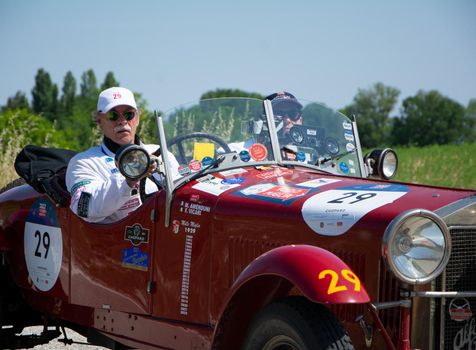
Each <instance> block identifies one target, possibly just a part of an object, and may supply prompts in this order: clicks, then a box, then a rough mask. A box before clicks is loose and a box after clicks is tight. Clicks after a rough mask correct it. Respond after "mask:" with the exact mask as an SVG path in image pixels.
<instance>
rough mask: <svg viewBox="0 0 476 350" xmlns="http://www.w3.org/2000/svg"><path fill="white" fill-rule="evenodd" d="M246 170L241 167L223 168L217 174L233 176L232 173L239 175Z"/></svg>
mask: <svg viewBox="0 0 476 350" xmlns="http://www.w3.org/2000/svg"><path fill="white" fill-rule="evenodd" d="M246 172H247V171H246V170H245V169H243V168H238V169H231V170H225V171H221V172H220V173H219V174H220V175H222V176H225V177H226V176H233V175H240V174H243V173H246Z"/></svg>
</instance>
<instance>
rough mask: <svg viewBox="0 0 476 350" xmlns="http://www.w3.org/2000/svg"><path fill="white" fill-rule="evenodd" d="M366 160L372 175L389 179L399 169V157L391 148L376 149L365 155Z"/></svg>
mask: <svg viewBox="0 0 476 350" xmlns="http://www.w3.org/2000/svg"><path fill="white" fill-rule="evenodd" d="M364 162H365V164H367V166H368V167H369V168H370V170H371V175H374V176H378V177H380V178H381V179H384V180H389V179H391V178H392V177H394V176H395V174H396V173H397V169H398V157H397V154H396V153H395V151H394V150H392V149H391V148H385V149H380V148H379V149H374V150H373V151H372V152H370V153H368V154H366V155H365V157H364Z"/></svg>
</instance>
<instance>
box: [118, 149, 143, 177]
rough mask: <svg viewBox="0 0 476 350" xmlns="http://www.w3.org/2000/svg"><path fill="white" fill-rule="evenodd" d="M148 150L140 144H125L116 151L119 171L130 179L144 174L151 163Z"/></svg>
mask: <svg viewBox="0 0 476 350" xmlns="http://www.w3.org/2000/svg"><path fill="white" fill-rule="evenodd" d="M150 161H151V159H150V156H149V153H147V151H146V150H145V149H144V148H142V147H140V146H138V145H123V146H121V147H119V149H118V150H117V152H116V157H115V162H116V166H117V168H118V169H119V172H120V173H121V174H122V175H124V177H126V178H128V179H130V180H137V179H139V178H141V177H142V176H144V174H145V173H146V172H147V169H148V168H149V165H150Z"/></svg>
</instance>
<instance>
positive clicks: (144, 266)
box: [122, 247, 149, 271]
mask: <svg viewBox="0 0 476 350" xmlns="http://www.w3.org/2000/svg"><path fill="white" fill-rule="evenodd" d="M122 266H123V267H126V268H128V269H134V270H139V271H148V270H149V254H148V253H146V252H143V251H142V250H140V248H138V247H132V248H127V249H124V250H123V251H122Z"/></svg>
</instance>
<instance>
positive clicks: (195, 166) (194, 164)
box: [188, 159, 202, 171]
mask: <svg viewBox="0 0 476 350" xmlns="http://www.w3.org/2000/svg"><path fill="white" fill-rule="evenodd" d="M188 166H189V167H190V170H192V171H199V170H200V168H201V167H202V163H200V162H199V161H198V160H196V159H192V160H191V161H190V163H188Z"/></svg>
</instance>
